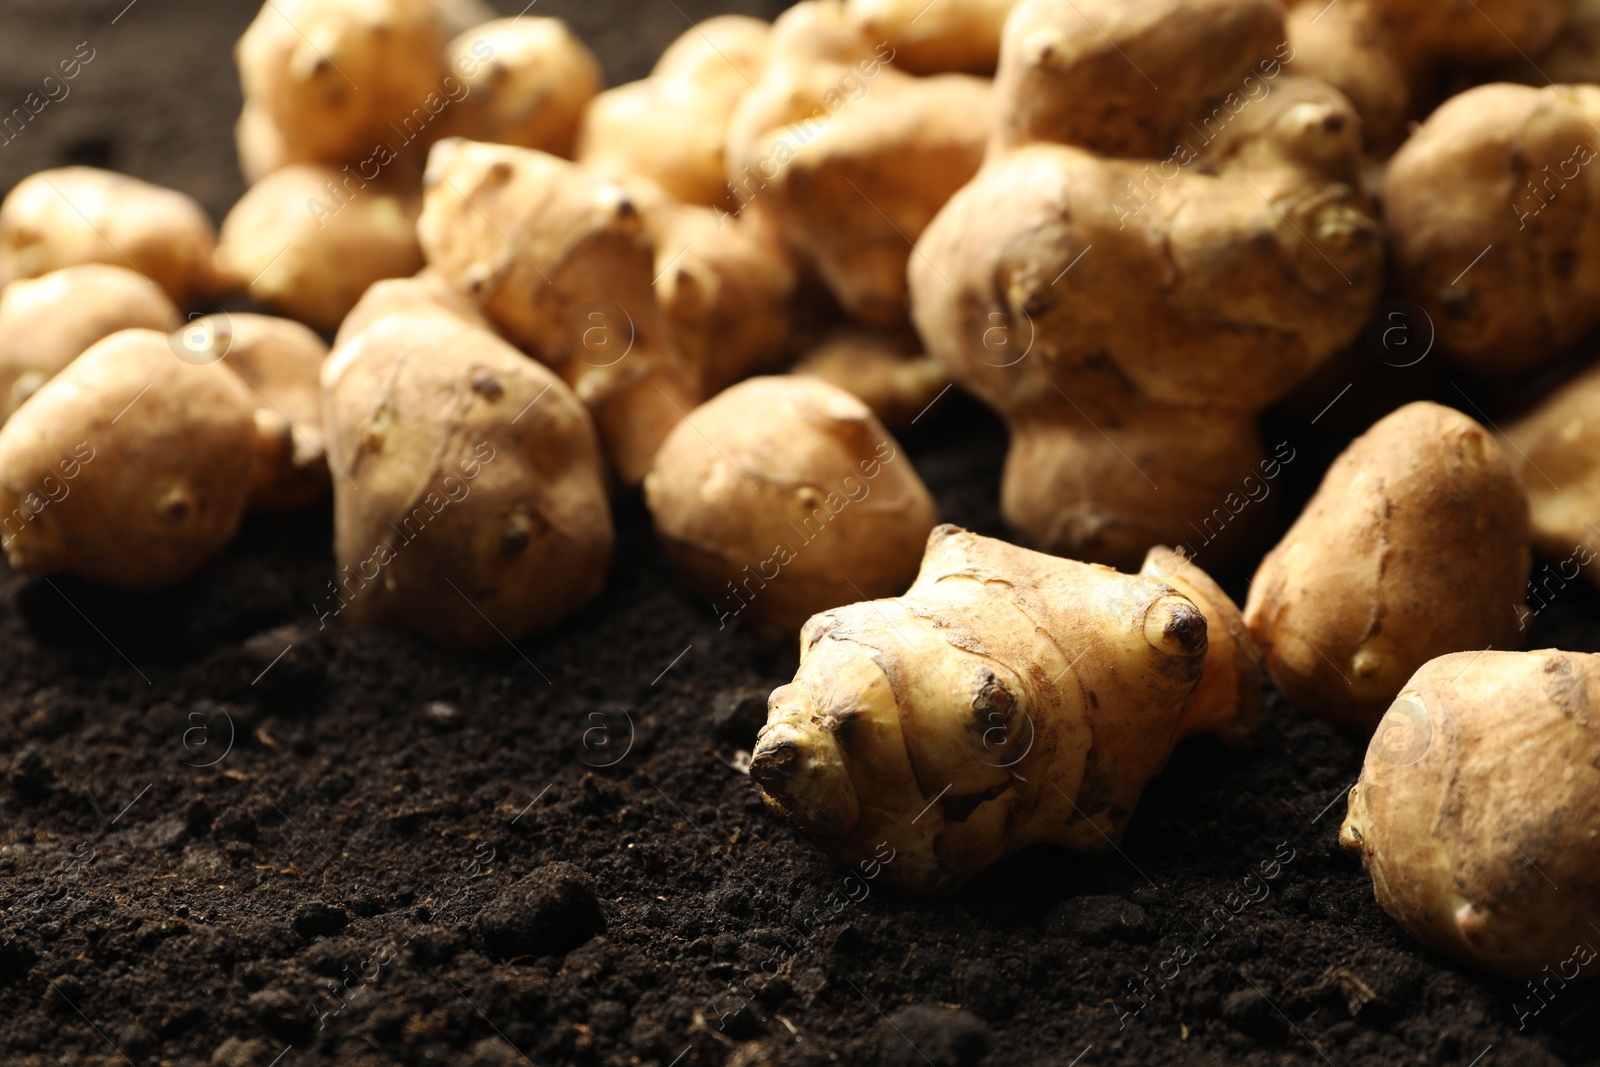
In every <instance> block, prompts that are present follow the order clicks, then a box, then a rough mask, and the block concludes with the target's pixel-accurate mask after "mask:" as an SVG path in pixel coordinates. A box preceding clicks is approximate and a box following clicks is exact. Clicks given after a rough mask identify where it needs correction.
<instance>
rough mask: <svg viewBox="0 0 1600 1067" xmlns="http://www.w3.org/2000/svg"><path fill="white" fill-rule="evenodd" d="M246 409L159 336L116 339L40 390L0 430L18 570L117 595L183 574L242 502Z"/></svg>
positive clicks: (245, 401)
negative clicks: (115, 590)
mask: <svg viewBox="0 0 1600 1067" xmlns="http://www.w3.org/2000/svg"><path fill="white" fill-rule="evenodd" d="M255 407H256V404H255V399H254V396H253V394H252V393H251V392H250V390H249V388H248V387H247V386H246V385H245V384H244V382H243V381H241V380H240V379H239V377H238V376H237V375H235V374H233V373H232V372H231V371H229V370H227V369H226V368H224V367H221V366H219V365H217V364H215V363H203V364H200V365H195V364H191V363H187V362H185V361H183V360H181V359H179V358H177V357H176V356H175V355H174V350H173V347H172V344H171V342H170V340H169V338H168V336H167V335H166V334H165V333H162V332H159V331H156V330H123V331H121V332H119V333H114V334H112V335H111V336H110V337H107V338H105V339H104V340H102V341H100V342H98V343H97V344H95V345H94V346H92V347H91V348H90V349H89V350H88V351H87V352H84V353H83V354H82V355H81V356H79V357H78V358H77V359H75V360H73V361H72V362H71V363H70V364H68V365H67V367H66V369H64V370H63V371H62V372H61V373H60V374H57V375H56V376H55V377H54V378H52V379H50V380H49V381H48V382H46V383H45V384H44V385H43V386H42V387H40V389H39V391H38V392H36V393H34V394H33V396H31V397H29V398H28V400H27V401H26V402H25V403H24V404H23V405H22V406H21V407H20V408H18V409H17V411H16V413H15V414H13V415H12V416H11V418H10V419H9V420H8V421H7V422H6V424H5V426H4V428H0V529H3V541H0V543H3V544H4V546H5V550H6V556H7V558H8V559H9V560H10V561H11V566H12V567H13V568H15V569H16V570H19V571H43V572H46V573H69V574H76V575H80V576H82V577H84V578H89V579H93V580H94V581H99V582H105V583H107V584H109V585H118V586H125V587H127V588H130V589H156V588H160V587H162V586H166V585H171V584H173V583H175V582H178V581H180V580H182V579H183V578H186V577H188V576H189V575H190V574H192V573H194V572H195V571H196V570H198V569H199V568H200V567H201V566H203V565H204V564H205V563H206V562H207V561H208V560H209V559H210V558H211V557H212V556H214V555H216V553H217V552H218V551H220V550H221V549H222V547H223V546H224V545H225V544H227V542H228V541H229V540H230V539H231V538H232V537H233V534H234V531H235V530H237V529H238V527H239V522H240V520H241V519H242V518H243V516H244V512H245V505H246V504H247V503H248V501H249V497H250V484H251V472H252V469H253V468H254V465H255V455H256V422H255Z"/></svg>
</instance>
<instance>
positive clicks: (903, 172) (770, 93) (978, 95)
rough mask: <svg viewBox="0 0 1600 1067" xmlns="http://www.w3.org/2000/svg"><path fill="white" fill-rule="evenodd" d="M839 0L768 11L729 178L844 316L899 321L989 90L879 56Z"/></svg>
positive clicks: (976, 146) (967, 166) (969, 156)
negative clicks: (916, 253) (761, 58)
mask: <svg viewBox="0 0 1600 1067" xmlns="http://www.w3.org/2000/svg"><path fill="white" fill-rule="evenodd" d="M894 54H895V53H894V49H893V48H892V47H891V46H890V45H889V44H887V43H885V42H882V41H874V40H870V39H868V38H867V37H866V36H865V35H864V34H862V32H861V31H860V29H859V27H857V26H856V25H855V24H854V23H853V22H852V21H851V19H850V17H849V16H848V14H847V13H846V11H845V8H844V5H843V4H842V3H839V2H838V0H805V2H803V3H800V4H796V5H795V6H794V7H792V8H790V9H789V10H788V11H786V12H784V14H783V15H782V16H781V17H780V18H779V19H778V21H777V22H776V23H774V24H773V28H772V42H771V50H770V54H769V57H768V61H767V65H766V68H765V71H764V72H763V75H762V78H761V81H760V82H759V83H757V85H756V87H755V88H754V89H751V90H750V91H749V92H747V93H746V94H745V95H744V97H743V98H742V99H741V100H740V101H739V105H738V107H737V108H736V109H735V111H734V115H733V119H732V120H731V124H730V126H729V128H728V150H727V151H728V180H729V182H730V183H731V184H732V187H733V194H734V196H735V197H736V198H737V199H738V201H739V202H740V204H742V205H743V211H745V212H749V213H753V214H756V215H759V216H761V217H762V218H763V219H764V220H766V221H767V222H768V223H769V224H770V225H771V226H772V227H773V228H774V229H775V230H776V231H777V232H778V233H779V234H780V235H781V237H782V238H783V240H784V241H785V243H787V244H788V245H790V246H791V247H792V248H794V249H796V250H798V251H799V252H800V253H801V255H802V256H803V257H804V258H805V259H806V260H807V261H809V262H810V263H811V264H812V265H813V266H814V267H815V268H816V270H817V272H818V273H819V274H820V275H821V276H822V279H823V281H824V282H826V283H827V286H828V288H829V289H830V290H831V291H832V293H833V295H834V296H835V297H836V298H837V299H838V301H839V303H840V304H841V305H842V306H843V307H844V309H845V311H847V312H848V313H849V314H850V315H851V316H852V317H853V318H855V319H858V320H860V321H862V322H865V323H868V324H870V325H875V326H897V325H902V324H904V323H905V321H906V316H907V311H908V307H907V299H906V261H907V260H908V259H909V258H911V243H912V242H913V241H915V240H916V239H917V237H918V235H920V234H921V233H922V231H923V228H924V227H926V226H927V225H928V222H929V221H930V220H931V219H932V218H933V217H934V215H935V214H936V213H937V212H938V210H939V208H940V207H941V206H942V205H943V204H944V202H945V201H946V200H948V199H949V198H950V195H951V194H952V193H954V192H955V191H956V190H957V189H959V188H961V186H962V185H964V184H965V183H966V182H967V180H968V179H969V178H971V177H972V176H973V175H974V174H975V173H977V170H978V166H979V164H980V163H981V162H982V161H983V151H984V145H985V143H986V141H987V140H988V130H989V124H990V113H991V111H992V108H993V102H994V98H993V93H992V92H991V90H990V86H989V82H988V80H987V79H984V78H977V77H972V76H970V75H965V74H941V75H937V76H935V77H929V78H918V77H914V76H912V75H910V74H907V73H906V72H905V71H902V70H897V69H895V68H894V67H891V66H889V65H888V64H889V62H890V60H892V59H893V58H894Z"/></svg>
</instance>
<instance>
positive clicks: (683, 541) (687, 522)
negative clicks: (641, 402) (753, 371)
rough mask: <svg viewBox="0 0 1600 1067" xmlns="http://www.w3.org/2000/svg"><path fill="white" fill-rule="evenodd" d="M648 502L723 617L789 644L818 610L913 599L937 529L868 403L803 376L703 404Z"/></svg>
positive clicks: (662, 533) (649, 484)
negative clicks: (877, 599) (906, 592)
mask: <svg viewBox="0 0 1600 1067" xmlns="http://www.w3.org/2000/svg"><path fill="white" fill-rule="evenodd" d="M644 494H645V503H646V504H647V505H648V506H649V508H650V513H651V515H652V516H653V517H654V519H655V527H656V536H657V537H658V538H659V539H660V540H661V543H662V545H663V546H664V547H665V548H666V551H667V555H668V557H669V558H671V560H672V561H673V563H674V565H675V566H676V567H677V569H678V571H679V573H680V574H682V575H683V579H684V582H685V584H687V585H688V586H689V588H690V589H691V590H692V591H693V592H694V593H695V594H696V595H698V596H701V597H704V598H706V599H708V600H710V601H711V602H712V603H713V604H714V605H715V608H716V612H717V617H718V619H719V621H720V622H721V623H722V624H723V625H726V624H727V623H728V622H730V621H732V619H734V618H742V619H744V620H745V621H746V622H747V623H749V624H751V625H753V626H755V627H756V628H757V629H758V630H759V631H761V632H762V633H764V634H767V635H769V636H773V637H781V638H784V639H788V638H791V637H793V636H794V634H795V633H796V632H797V631H798V630H799V629H800V626H801V624H802V623H804V622H805V621H806V619H808V618H810V617H811V616H812V615H814V614H816V613H817V612H819V611H823V610H825V609H827V608H832V607H837V606H838V605H840V604H848V603H850V602H851V601H853V600H858V599H860V598H861V597H863V596H866V597H873V596H892V595H894V594H895V593H897V592H899V591H900V590H902V589H904V588H905V587H906V586H907V585H908V584H909V583H910V582H911V579H912V578H913V577H914V576H915V575H916V572H917V560H918V554H919V551H920V549H921V546H922V544H923V542H924V541H926V539H927V536H928V531H929V530H931V529H932V528H933V526H934V524H935V523H936V522H938V521H939V518H938V511H937V509H936V508H935V506H934V502H933V497H932V496H931V495H930V494H929V493H928V490H927V487H926V486H924V485H923V484H922V479H920V478H919V477H917V472H916V471H915V470H914V469H913V468H912V466H911V461H910V459H908V458H907V457H906V456H905V455H904V454H903V453H902V452H901V450H900V446H899V444H898V443H897V442H896V441H895V439H894V438H893V437H891V436H890V435H889V431H887V430H885V429H884V428H883V424H882V423H880V422H879V421H878V420H877V418H876V417H874V416H873V414H872V412H871V411H870V410H868V408H867V407H866V405H864V404H862V403H861V401H859V400H857V399H856V398H855V397H853V396H851V395H850V394H849V393H846V392H844V391H843V390H842V389H838V388H836V387H834V386H831V385H828V384H827V383H826V382H822V381H819V380H815V379H811V378H803V377H796V376H784V377H771V378H752V379H750V380H749V381H746V382H741V383H740V384H738V385H736V386H734V387H733V388H731V389H728V390H726V391H724V392H722V393H720V394H718V395H717V396H716V397H714V398H713V399H711V400H709V401H707V402H706V403H705V404H702V405H701V406H699V407H698V408H695V409H694V411H692V412H690V413H689V414H688V416H687V417H686V418H685V419H684V421H683V422H681V423H679V424H678V426H677V428H676V429H674V430H673V431H672V433H671V434H669V435H668V437H667V440H666V442H665V443H664V444H663V445H662V446H661V451H660V453H659V454H658V455H657V456H656V463H655V467H654V468H653V469H652V470H651V472H650V474H649V476H648V477H647V478H645V482H644Z"/></svg>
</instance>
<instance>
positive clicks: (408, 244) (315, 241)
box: [217, 164, 422, 333]
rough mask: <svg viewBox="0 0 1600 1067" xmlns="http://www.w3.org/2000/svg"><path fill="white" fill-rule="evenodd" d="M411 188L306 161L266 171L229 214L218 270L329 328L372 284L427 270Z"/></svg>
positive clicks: (286, 310) (271, 303)
mask: <svg viewBox="0 0 1600 1067" xmlns="http://www.w3.org/2000/svg"><path fill="white" fill-rule="evenodd" d="M419 208H420V205H419V203H418V200H417V197H416V196H415V195H414V194H413V193H409V192H405V191H403V190H401V189H399V188H397V187H394V186H391V185H390V184H388V183H386V182H364V181H362V180H361V179H360V178H358V177H352V176H351V174H349V173H348V172H343V171H339V170H336V169H335V168H333V167H327V166H319V165H313V164H304V165H299V166H292V167H285V168H283V169H282V170H279V171H274V172H273V173H272V174H270V175H268V176H267V177H265V178H263V179H262V180H261V181H259V182H257V183H256V184H255V185H253V186H251V187H250V190H249V191H248V192H246V193H245V194H244V197H243V198H242V199H240V201H239V202H238V203H237V204H235V205H234V207H233V210H232V211H230V212H228V217H227V218H226V219H224V220H223V223H222V239H221V241H220V243H219V244H218V246H217V268H218V272H219V273H220V274H222V275H223V276H224V277H226V278H228V279H229V280H230V282H231V283H232V284H233V285H234V286H236V287H239V288H245V289H248V290H249V293H250V295H251V296H252V297H254V298H255V299H257V300H259V301H260V302H261V303H263V304H265V305H267V306H268V307H270V308H273V309H274V310H276V311H279V312H281V313H282V314H284V315H287V316H289V317H290V318H293V319H298V320H300V321H301V322H304V323H306V324H307V325H309V326H312V327H314V328H316V329H318V330H321V331H323V332H324V333H332V332H333V331H334V330H336V329H338V327H339V323H340V322H342V321H343V320H344V317H345V315H347V314H348V313H349V312H350V309H351V308H353V307H355V305H356V301H358V300H360V299H361V296H362V294H363V293H365V292H366V291H367V288H368V287H369V286H371V285H372V283H373V282H376V281H380V280H382V279H384V278H397V277H403V276H405V275H408V274H414V273H415V272H416V271H418V270H420V269H421V268H422V252H421V249H419V248H418V246H417V236H416V229H415V226H416V220H417V213H418V211H419Z"/></svg>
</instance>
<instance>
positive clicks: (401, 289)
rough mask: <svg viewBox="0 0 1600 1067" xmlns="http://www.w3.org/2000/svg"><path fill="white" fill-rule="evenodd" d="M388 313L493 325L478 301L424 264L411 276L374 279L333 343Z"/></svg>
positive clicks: (336, 345) (336, 344)
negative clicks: (484, 315) (436, 316)
mask: <svg viewBox="0 0 1600 1067" xmlns="http://www.w3.org/2000/svg"><path fill="white" fill-rule="evenodd" d="M388 315H411V316H418V315H421V316H428V315H439V316H441V317H443V318H447V319H450V320H452V321H454V322H460V323H463V324H465V325H467V326H476V327H478V328H479V329H484V330H489V331H490V332H493V329H494V328H493V327H492V326H490V325H489V320H488V319H486V318H484V317H483V312H482V311H480V310H479V309H478V303H477V301H475V300H473V299H472V298H471V297H470V296H467V295H466V294H465V293H462V292H461V291H460V290H458V289H457V288H456V287H455V286H453V285H451V284H450V282H449V281H448V280H447V279H446V278H445V277H444V276H443V275H442V274H440V273H439V272H438V271H435V270H432V269H429V268H423V269H422V270H420V271H418V272H417V273H416V274H414V275H412V276H411V277H409V278H386V279H384V280H383V281H381V282H373V283H372V285H371V286H369V287H368V288H367V291H366V292H365V293H362V294H361V299H360V300H358V301H356V306H355V307H353V308H351V309H350V314H348V315H346V316H345V317H344V321H343V322H341V323H340V324H339V332H338V333H337V334H335V335H334V338H333V346H334V347H335V348H338V347H339V346H340V345H343V344H344V343H345V342H346V341H348V340H350V339H351V338H352V337H354V336H355V335H356V334H358V333H360V332H361V331H362V330H365V329H367V328H368V327H369V326H371V325H372V324H373V323H375V322H377V321H378V320H379V319H381V318H384V317H385V316H388Z"/></svg>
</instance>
